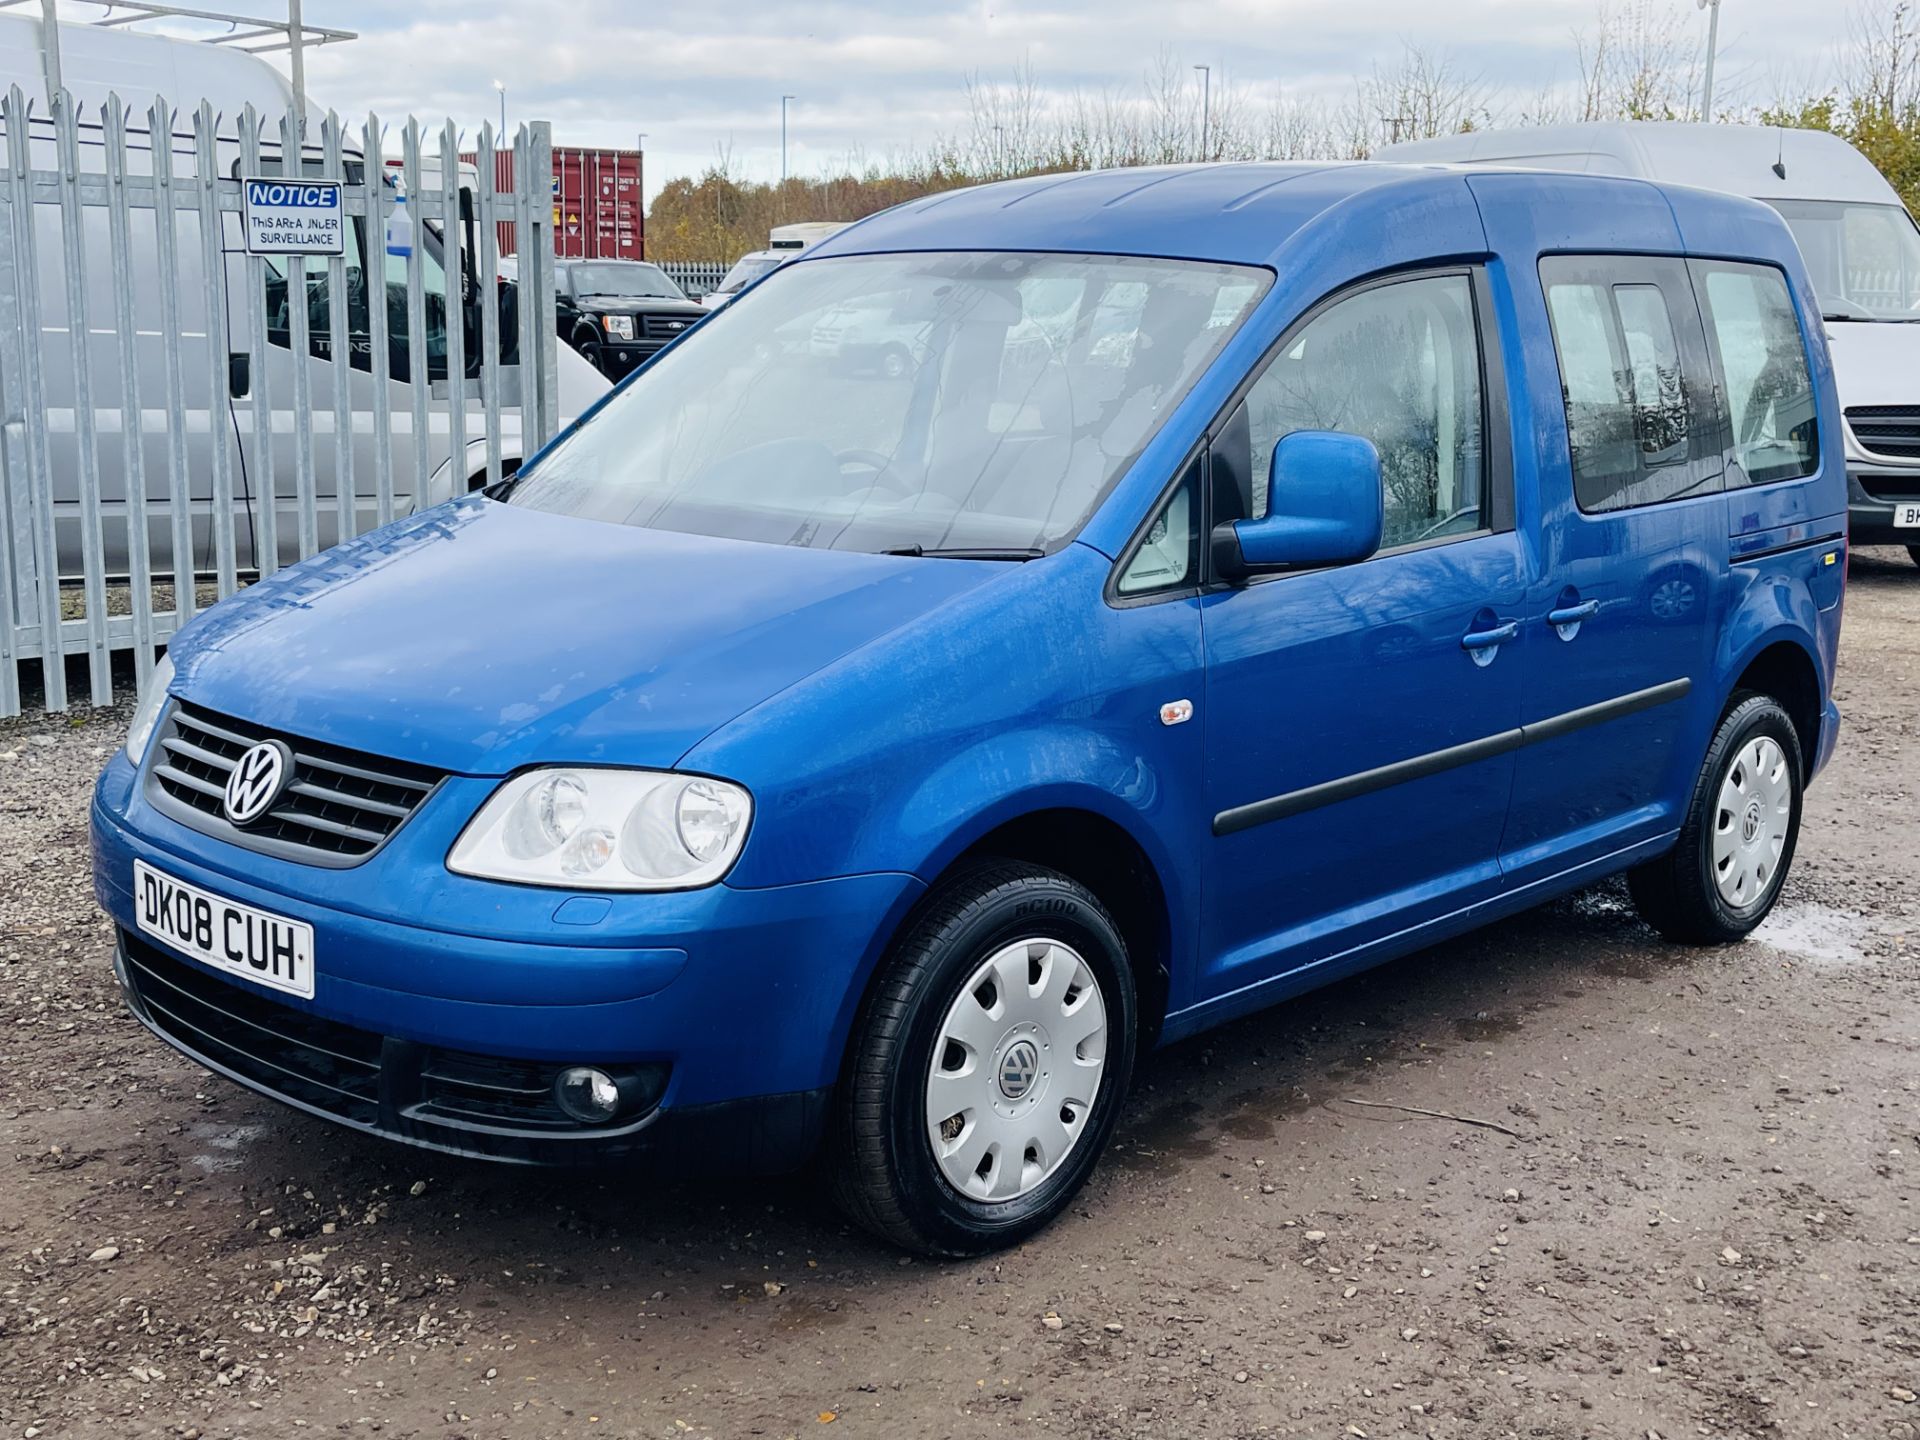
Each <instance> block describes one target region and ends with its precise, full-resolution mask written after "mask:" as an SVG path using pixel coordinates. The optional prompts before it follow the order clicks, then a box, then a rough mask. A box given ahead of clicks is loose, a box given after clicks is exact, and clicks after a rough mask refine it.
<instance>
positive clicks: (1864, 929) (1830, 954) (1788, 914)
mask: <svg viewBox="0 0 1920 1440" xmlns="http://www.w3.org/2000/svg"><path fill="white" fill-rule="evenodd" d="M1872 935H1873V925H1872V922H1871V921H1869V920H1868V919H1867V918H1866V917H1865V916H1861V915H1852V914H1849V913H1848V912H1846V911H1845V910H1835V909H1833V908H1832V907H1831V906H1828V905H1816V904H1813V903H1812V902H1807V903H1803V904H1798V905H1780V906H1777V907H1775V909H1774V912H1773V913H1772V914H1771V915H1769V916H1768V917H1767V918H1766V920H1765V921H1764V922H1763V923H1762V924H1761V926H1760V928H1759V929H1758V930H1755V931H1754V932H1753V938H1754V939H1755V940H1756V941H1758V942H1759V943H1760V944H1762V945H1765V946H1767V947H1768V948H1769V949H1773V950H1778V951H1780V952H1781V954H1783V955H1790V956H1792V957H1793V958H1794V959H1796V960H1804V961H1806V962H1807V963H1808V964H1810V965H1819V966H1827V967H1840V966H1849V965H1865V964H1868V963H1870V960H1869V957H1868V955H1867V953H1866V947H1867V941H1868V940H1869V939H1870V938H1871V936H1872Z"/></svg>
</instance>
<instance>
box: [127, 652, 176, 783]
mask: <svg viewBox="0 0 1920 1440" xmlns="http://www.w3.org/2000/svg"><path fill="white" fill-rule="evenodd" d="M172 683H173V657H172V656H171V655H162V656H161V657H160V663H159V664H158V665H156V666H154V667H153V674H152V675H151V676H150V677H148V680H147V688H146V691H145V693H143V694H142V695H141V696H140V703H139V704H137V705H135V706H134V707H133V724H131V725H129V726H128V727H127V758H128V759H129V760H131V761H133V763H134V764H136V765H138V764H139V763H140V762H141V761H142V760H144V759H145V758H146V755H147V742H148V741H149V740H151V739H153V727H154V726H155V725H157V724H159V723H160V712H161V711H162V710H164V709H165V708H166V704H167V686H169V685H171V684H172Z"/></svg>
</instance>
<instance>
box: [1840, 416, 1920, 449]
mask: <svg viewBox="0 0 1920 1440" xmlns="http://www.w3.org/2000/svg"><path fill="white" fill-rule="evenodd" d="M1847 424H1849V425H1851V426H1852V427H1853V438H1854V439H1856V440H1858V441H1859V442H1860V448H1861V449H1863V450H1869V451H1872V452H1873V453H1874V454H1875V455H1885V456H1886V457H1887V458H1888V459H1889V460H1920V405H1855V406H1854V407H1852V408H1851V409H1850V410H1848V411H1847Z"/></svg>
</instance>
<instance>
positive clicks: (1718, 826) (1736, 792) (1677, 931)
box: [1627, 692, 1805, 945]
mask: <svg viewBox="0 0 1920 1440" xmlns="http://www.w3.org/2000/svg"><path fill="white" fill-rule="evenodd" d="M1804 774H1805V770H1804V767H1803V764H1802V760H1801V755H1800V737H1799V734H1798V732H1796V731H1795V730H1794V728H1793V721H1792V720H1791V719H1789V718H1788V716H1787V712H1786V711H1785V710H1783V709H1781V708H1780V704H1779V702H1778V701H1777V700H1775V699H1774V698H1773V697H1772V696H1771V695H1756V694H1752V693H1749V692H1743V693H1741V694H1738V695H1736V696H1734V699H1733V704H1732V705H1731V706H1730V707H1729V708H1728V710H1727V713H1726V716H1725V717H1724V718H1723V719H1722V720H1721V721H1720V728H1719V729H1718V730H1716V731H1715V732H1714V736H1713V743H1712V744H1711V745H1709V746H1708V747H1707V758H1706V761H1705V763H1703V764H1702V765H1701V767H1700V777H1699V779H1698V780H1696V781H1695V782H1694V787H1693V796H1692V799H1691V801H1690V803H1689V804H1688V806H1687V814H1686V820H1685V822H1684V823H1683V824H1682V826H1681V828H1680V840H1679V843H1678V844H1676V845H1675V846H1674V847H1673V849H1672V851H1671V852H1669V853H1668V854H1666V855H1663V856H1661V857H1660V858H1659V859H1658V860H1652V861H1649V862H1648V863H1647V864H1645V865H1642V866H1640V867H1639V868H1638V869H1636V870H1633V871H1631V872H1630V873H1629V874H1628V876H1627V888H1628V889H1629V890H1630V891H1631V892H1632V894H1633V903H1634V904H1635V905H1636V906H1637V907H1638V908H1639V911H1640V914H1641V917H1642V918H1643V919H1645V920H1646V922H1647V923H1648V924H1649V925H1651V926H1653V928H1654V929H1656V930H1658V931H1659V932H1660V933H1661V934H1662V935H1664V936H1666V937H1667V938H1668V939H1669V940H1675V941H1679V942H1681V943H1682V944H1687V945H1723V944H1726V943H1728V942H1729V941H1733V940H1738V939H1740V938H1741V937H1742V936H1744V935H1746V934H1747V932H1748V931H1750V930H1752V929H1753V927H1754V926H1756V925H1758V924H1759V923H1760V922H1761V921H1762V920H1764V919H1766V918H1767V912H1768V911H1769V910H1771V909H1772V908H1773V902H1774V901H1775V900H1776V899H1777V898H1778V897H1779V894H1780V887H1781V885H1783V884H1784V883H1785V882H1786V878H1787V869H1788V867H1789V866H1791V865H1792V864H1793V850H1794V845H1795V844H1796V843H1797V842H1798V840H1799V838H1800V801H1801V786H1802V777H1803V776H1804Z"/></svg>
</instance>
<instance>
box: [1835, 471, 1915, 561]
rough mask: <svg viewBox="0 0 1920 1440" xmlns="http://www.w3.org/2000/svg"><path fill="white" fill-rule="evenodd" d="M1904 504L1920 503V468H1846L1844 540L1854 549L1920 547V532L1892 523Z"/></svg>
mask: <svg viewBox="0 0 1920 1440" xmlns="http://www.w3.org/2000/svg"><path fill="white" fill-rule="evenodd" d="M1903 502H1904V503H1908V504H1912V503H1915V502H1920V467H1911V468H1900V467H1896V466H1891V465H1874V464H1868V463H1862V462H1855V463H1852V464H1849V465H1848V467H1847V538H1848V539H1849V540H1850V541H1851V542H1852V543H1853V544H1855V545H1920V529H1914V528H1911V527H1906V528H1901V527H1896V526H1895V525H1894V523H1893V516H1894V510H1895V508H1896V507H1897V506H1898V505H1899V504H1901V503H1903Z"/></svg>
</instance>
